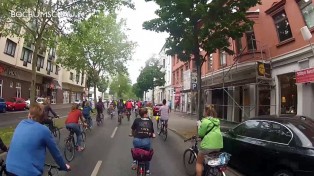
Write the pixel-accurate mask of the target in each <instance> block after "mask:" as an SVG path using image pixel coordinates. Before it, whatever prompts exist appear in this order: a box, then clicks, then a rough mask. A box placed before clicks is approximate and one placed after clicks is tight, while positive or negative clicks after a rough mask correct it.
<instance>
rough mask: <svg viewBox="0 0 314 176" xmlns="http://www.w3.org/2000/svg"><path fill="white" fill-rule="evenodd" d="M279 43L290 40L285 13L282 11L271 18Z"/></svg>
mask: <svg viewBox="0 0 314 176" xmlns="http://www.w3.org/2000/svg"><path fill="white" fill-rule="evenodd" d="M273 19H274V21H275V25H276V30H277V34H278V38H279V41H280V42H282V41H285V40H287V39H290V38H292V33H291V28H290V24H289V21H288V17H287V15H286V12H285V11H284V10H283V11H281V12H279V13H277V14H276V15H274V16H273Z"/></svg>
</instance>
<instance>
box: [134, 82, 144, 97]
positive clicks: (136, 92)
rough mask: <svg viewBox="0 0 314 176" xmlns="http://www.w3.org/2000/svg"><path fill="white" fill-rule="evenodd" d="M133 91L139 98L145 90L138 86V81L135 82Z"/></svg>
mask: <svg viewBox="0 0 314 176" xmlns="http://www.w3.org/2000/svg"><path fill="white" fill-rule="evenodd" d="M132 91H133V93H134V95H135V96H136V97H137V98H142V97H143V94H144V91H143V90H142V89H141V88H140V87H139V86H138V83H135V84H133V86H132Z"/></svg>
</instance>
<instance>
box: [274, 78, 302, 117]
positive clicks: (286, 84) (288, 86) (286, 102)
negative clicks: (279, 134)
mask: <svg viewBox="0 0 314 176" xmlns="http://www.w3.org/2000/svg"><path fill="white" fill-rule="evenodd" d="M278 79H279V81H280V89H281V96H280V102H281V114H296V113H297V100H298V97H297V95H298V94H297V86H296V81H295V73H289V74H285V75H280V76H278Z"/></svg>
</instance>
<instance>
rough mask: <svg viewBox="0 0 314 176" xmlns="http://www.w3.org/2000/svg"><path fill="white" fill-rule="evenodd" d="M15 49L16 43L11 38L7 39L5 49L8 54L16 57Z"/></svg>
mask: <svg viewBox="0 0 314 176" xmlns="http://www.w3.org/2000/svg"><path fill="white" fill-rule="evenodd" d="M15 49H16V43H15V42H13V41H12V40H10V39H7V42H6V44H5V49H4V53H5V54H7V55H10V56H12V57H14V55H15Z"/></svg>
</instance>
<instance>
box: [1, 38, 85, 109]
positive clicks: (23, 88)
mask: <svg viewBox="0 0 314 176" xmlns="http://www.w3.org/2000/svg"><path fill="white" fill-rule="evenodd" d="M33 49H34V47H33V46H32V45H31V44H30V42H28V41H25V40H24V39H23V38H14V37H9V38H7V37H0V51H3V52H0V97H3V98H4V99H5V100H10V99H11V98H13V97H21V98H23V99H25V100H27V99H29V98H30V86H31V70H32V68H31V67H32V66H31V64H32V57H33ZM56 60H57V56H56V50H55V49H54V48H47V47H45V46H42V47H41V48H40V51H39V54H38V62H37V68H36V71H37V76H36V79H37V80H36V97H47V98H49V99H50V100H51V103H53V104H56V103H70V102H71V101H70V99H71V98H70V96H72V95H71V94H72V92H75V93H76V97H75V98H80V97H81V96H79V92H83V88H84V87H85V80H82V81H83V82H80V83H77V82H70V81H68V80H67V78H66V76H65V75H67V76H68V74H70V72H68V71H67V70H64V69H62V68H61V67H60V66H58V65H56V64H55V63H56ZM71 87H74V88H71Z"/></svg>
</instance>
